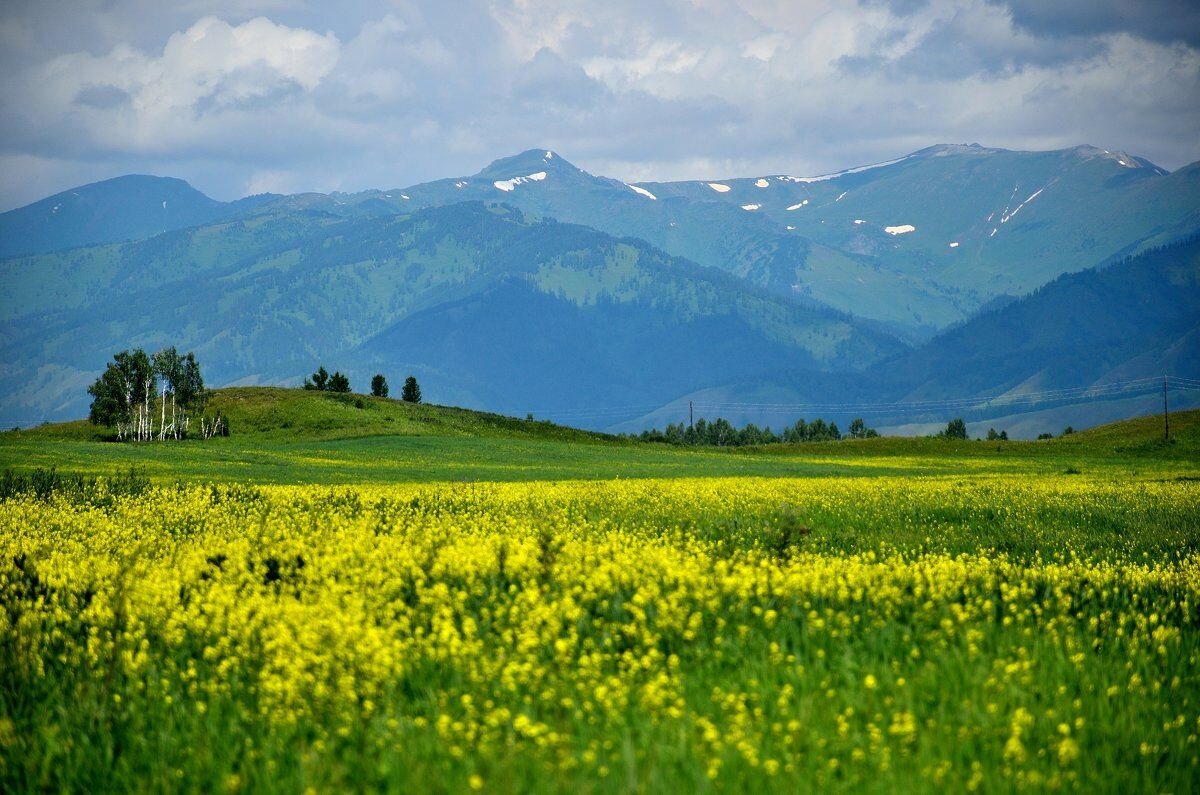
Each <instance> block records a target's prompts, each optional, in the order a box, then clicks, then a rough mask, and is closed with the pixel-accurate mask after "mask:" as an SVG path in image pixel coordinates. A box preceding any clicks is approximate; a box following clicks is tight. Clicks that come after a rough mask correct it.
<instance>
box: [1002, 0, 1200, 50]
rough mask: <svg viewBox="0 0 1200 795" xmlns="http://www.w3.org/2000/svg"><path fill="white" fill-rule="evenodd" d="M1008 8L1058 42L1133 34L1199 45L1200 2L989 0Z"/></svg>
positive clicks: (1023, 25)
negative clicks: (1069, 38) (1070, 38)
mask: <svg viewBox="0 0 1200 795" xmlns="http://www.w3.org/2000/svg"><path fill="white" fill-rule="evenodd" d="M988 1H989V2H990V3H992V4H993V5H997V6H1001V7H1004V8H1007V9H1008V10H1009V11H1010V12H1011V13H1012V20H1013V24H1014V25H1016V26H1017V27H1018V28H1019V29H1022V30H1027V31H1029V32H1030V33H1034V34H1036V35H1038V36H1044V37H1047V38H1049V39H1059V38H1063V37H1071V36H1102V35H1106V34H1113V33H1129V34H1131V35H1134V36H1138V37H1141V38H1144V39H1148V40H1150V41H1157V42H1167V43H1170V42H1182V43H1184V44H1187V45H1188V46H1190V47H1200V3H1197V2H1196V0H1087V2H1079V0H988Z"/></svg>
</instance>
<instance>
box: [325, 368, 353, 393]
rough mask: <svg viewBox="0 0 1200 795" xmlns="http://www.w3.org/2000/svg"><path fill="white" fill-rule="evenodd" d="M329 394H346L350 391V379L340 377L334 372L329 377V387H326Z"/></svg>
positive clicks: (340, 375) (338, 373)
mask: <svg viewBox="0 0 1200 795" xmlns="http://www.w3.org/2000/svg"><path fill="white" fill-rule="evenodd" d="M326 389H328V390H329V391H330V392H341V393H346V392H349V391H350V379H349V378H347V377H346V376H344V375H342V374H341V373H340V372H336V371H335V372H334V374H333V375H331V376H329V385H328V386H327V387H326Z"/></svg>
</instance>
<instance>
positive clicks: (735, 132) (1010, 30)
mask: <svg viewBox="0 0 1200 795" xmlns="http://www.w3.org/2000/svg"><path fill="white" fill-rule="evenodd" d="M334 6H336V8H334ZM944 142H952V143H971V142H979V143H982V144H985V145H990V146H1001V147H1007V148H1014V149H1052V148H1061V147H1066V146H1073V145H1076V144H1083V143H1088V144H1094V145H1097V146H1102V147H1104V148H1106V149H1119V150H1125V151H1127V152H1130V153H1132V154H1138V155H1142V156H1145V157H1148V158H1150V159H1151V160H1153V161H1155V162H1157V163H1158V164H1159V165H1162V166H1164V167H1166V168H1169V169H1175V168H1178V167H1180V166H1182V165H1185V164H1187V163H1189V162H1192V161H1195V160H1198V159H1200V3H1197V2H1195V0H1092V1H1091V2H1064V0H893V1H892V2H888V0H861V1H860V2H859V4H858V5H857V6H855V5H853V4H852V3H850V2H840V1H838V0H828V2H826V1H825V0H691V1H688V2H685V1H684V0H665V1H663V2H655V1H654V0H605V1H604V2H596V0H430V1H428V2H427V1H426V0H391V1H388V0H360V2H356V3H325V2H319V1H318V0H310V2H303V1H299V0H297V1H293V0H265V1H264V2H256V0H211V1H210V0H181V1H180V0H176V1H174V2H166V3H164V2H160V0H106V1H104V2H87V1H86V0H84V1H81V0H39V1H38V2H31V1H26V0H7V2H4V3H3V5H0V209H9V208H12V207H15V206H20V205H22V204H25V203H28V202H30V201H33V200H35V199H38V198H41V197H43V196H46V195H48V194H51V193H54V192H57V191H59V190H63V189H66V188H68V187H71V186H74V185H78V184H82V183H86V182H92V181H95V180H98V179H104V178H107V177H111V176H116V175H119V174H125V173H131V172H132V173H151V174H160V175H167V176H178V177H182V178H184V179H187V180H188V181H189V182H191V183H192V184H193V185H195V186H196V187H197V188H199V189H201V190H203V191H205V192H206V193H208V194H210V195H212V196H214V197H217V198H221V199H230V198H236V197H239V196H243V195H246V194H251V193H259V192H263V191H276V192H293V191H301V190H320V191H329V190H346V191H352V190H360V189H364V188H391V187H402V186H405V185H410V184H413V183H415V182H420V181H424V180H429V179H434V178H439V177H445V176H458V175H465V174H471V173H474V172H475V171H477V170H479V169H480V168H481V167H483V166H484V165H486V164H487V163H488V162H490V161H491V160H493V159H495V158H498V157H502V156H505V155H508V154H513V153H515V152H518V151H521V150H524V149H528V148H533V147H546V148H550V149H554V150H555V151H557V152H559V153H560V154H561V155H563V156H564V157H566V158H568V159H569V160H571V161H572V162H574V163H575V164H576V165H578V166H580V167H582V168H585V169H587V170H589V171H592V172H594V173H600V174H604V175H607V176H614V177H619V178H621V179H625V180H627V181H634V180H649V179H685V178H699V177H710V178H719V177H725V176H733V175H746V176H750V175H758V174H774V173H790V174H819V173H825V172H829V171H833V170H836V169H840V168H844V167H847V166H854V165H860V164H863V163H867V162H872V161H877V160H884V159H888V158H892V157H896V156H898V155H902V154H906V153H908V152H910V151H913V150H916V149H919V148H922V147H925V146H929V145H931V144H935V143H944Z"/></svg>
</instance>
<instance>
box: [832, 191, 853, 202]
mask: <svg viewBox="0 0 1200 795" xmlns="http://www.w3.org/2000/svg"><path fill="white" fill-rule="evenodd" d="M849 192H850V191H848V190H844V191H842V195H841V196H838V197H837V198H836V199H834V201H835V202H840V201H841V200H842V199H844V198H846V194H847V193H849Z"/></svg>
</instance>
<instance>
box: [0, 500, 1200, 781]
mask: <svg viewBox="0 0 1200 795" xmlns="http://www.w3.org/2000/svg"><path fill="white" fill-rule="evenodd" d="M1198 518H1200V491H1198V490H1197V489H1196V488H1195V486H1194V484H1193V483H1191V482H1182V481H1177V482H1137V481H1125V482H1113V481H1111V480H1109V479H1107V478H1103V479H1092V478H1088V477H1087V476H1083V477H1079V478H1071V479H1066V480H1061V479H1058V478H1056V477H1053V476H1025V477H1019V478H1013V477H1011V476H983V477H973V478H969V479H966V480H964V479H963V478H961V477H954V478H945V479H926V480H921V479H916V480H914V479H910V478H907V477H901V478H894V477H890V478H866V479H857V478H836V479H808V480H802V481H797V480H788V479H778V478H775V479H754V478H728V479H702V480H689V479H679V480H671V481H663V480H646V481H625V482H617V481H608V482H592V483H559V484H550V483H531V484H508V485H504V484H441V485H436V484H419V485H412V486H399V487H396V486H392V487H355V488H341V489H336V490H331V489H329V488H327V487H313V486H291V487H247V486H200V485H197V486H192V485H181V486H178V487H175V486H172V487H165V488H161V487H160V488H154V489H150V490H148V491H145V492H142V493H138V494H130V495H122V496H118V497H116V498H115V499H113V500H112V501H111V502H108V503H105V504H102V505H95V504H93V503H89V502H80V501H77V500H74V499H73V498H71V497H70V496H69V495H63V496H62V497H58V496H55V497H52V498H51V499H49V500H44V499H39V498H36V497H35V496H33V495H30V494H24V493H22V494H18V495H16V496H13V497H10V498H9V499H8V500H6V501H5V502H4V503H3V504H2V505H0V583H2V584H3V592H4V594H5V597H4V609H3V611H0V622H3V623H0V743H3V745H4V748H5V757H6V758H7V760H8V761H7V763H6V764H5V765H4V766H3V767H0V786H2V787H3V789H5V791H29V790H45V789H52V790H61V789H66V790H94V789H96V788H98V787H103V788H111V789H126V790H128V789H136V790H145V789H179V788H195V789H198V790H203V791H228V790H231V789H232V790H237V789H248V790H251V791H258V790H272V791H274V790H286V791H301V790H304V789H306V788H310V787H311V788H315V789H317V790H345V789H356V788H367V789H391V790H396V791H412V790H422V789H425V788H427V787H428V786H429V783H430V782H434V781H436V782H439V786H441V787H445V788H446V789H448V790H456V791H467V790H470V789H479V788H484V789H487V790H491V791H522V792H526V791H578V790H589V791H627V790H631V789H645V790H653V791H671V790H678V789H685V790H690V791H703V790H707V789H709V788H712V787H728V788H732V789H739V790H753V791H763V792H769V791H793V790H794V789H795V787H796V783H797V782H801V781H802V782H807V783H808V784H811V786H813V787H815V788H820V789H824V790H828V789H855V790H858V789H862V788H868V789H876V788H877V789H880V790H893V791H894V790H900V789H903V790H906V791H913V790H926V791H945V790H953V791H963V790H1006V789H1013V788H1018V787H1029V788H1036V789H1042V788H1048V789H1053V788H1078V789H1081V790H1084V791H1175V792H1182V791H1187V790H1189V789H1190V787H1191V784H1192V782H1194V780H1195V775H1196V770H1197V754H1198V751H1197V739H1196V738H1197V736H1198V734H1200V676H1198V674H1197V671H1198V670H1200V633H1198V632H1197V625H1196V614H1195V605H1196V604H1197V603H1198V602H1200V587H1198V584H1200V576H1198V572H1200V568H1198V567H1200V561H1198V559H1197V553H1198V548H1200V547H1198V544H1200V538H1198V537H1197V535H1196V532H1197V531H1196V528H1197V527H1198V526H1200V524H1198V522H1197V519H1198Z"/></svg>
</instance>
